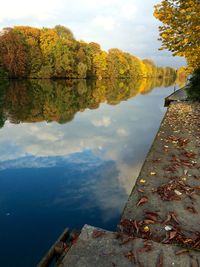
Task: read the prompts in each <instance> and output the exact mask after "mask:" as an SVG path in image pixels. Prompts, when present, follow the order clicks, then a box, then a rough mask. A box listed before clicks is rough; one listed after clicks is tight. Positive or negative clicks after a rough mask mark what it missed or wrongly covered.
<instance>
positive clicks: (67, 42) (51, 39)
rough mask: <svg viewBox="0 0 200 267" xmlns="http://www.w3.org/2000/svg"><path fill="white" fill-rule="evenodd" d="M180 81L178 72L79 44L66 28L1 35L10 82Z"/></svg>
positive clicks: (0, 59)
mask: <svg viewBox="0 0 200 267" xmlns="http://www.w3.org/2000/svg"><path fill="white" fill-rule="evenodd" d="M170 76H174V77H176V70H175V69H173V68H170V67H157V66H156V65H155V64H154V62H153V61H152V60H149V59H144V60H141V59H139V58H138V57H136V56H133V55H131V54H129V53H125V52H123V51H121V50H119V49H117V48H112V49H110V50H108V52H105V51H102V50H101V47H100V45H99V44H97V43H94V42H91V43H86V42H84V41H77V40H76V39H75V38H74V36H73V33H72V32H71V31H70V30H69V29H68V28H66V27H64V26H60V25H58V26H55V27H54V28H52V29H49V28H42V29H38V28H33V27H29V26H16V27H13V28H4V29H3V31H1V32H0V77H4V78H5V77H7V78H68V79H70V78H72V79H73V78H75V79H80V78H82V79H85V78H92V79H103V78H106V79H107V78H109V79H110V78H117V79H119V78H130V77H131V78H138V77H145V78H149V77H170Z"/></svg>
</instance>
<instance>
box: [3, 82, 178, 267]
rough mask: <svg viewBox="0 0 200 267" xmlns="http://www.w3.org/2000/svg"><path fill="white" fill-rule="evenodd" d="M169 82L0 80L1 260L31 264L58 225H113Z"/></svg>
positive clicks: (14, 266)
mask: <svg viewBox="0 0 200 267" xmlns="http://www.w3.org/2000/svg"><path fill="white" fill-rule="evenodd" d="M173 88H174V87H173V85H171V86H170V82H169V81H168V80H166V81H160V80H158V81H155V80H150V81H148V80H143V81H137V82H134V81H125V80H121V81H93V82H86V81H48V80H43V81H42V80H40V81H36V80H33V81H13V82H4V83H1V84H0V90H1V91H0V92H1V93H0V127H1V128H0V261H1V263H0V265H1V266H2V267H32V266H36V264H37V262H38V261H39V260H40V258H41V257H42V256H43V254H44V253H45V252H46V251H47V250H48V248H49V247H50V245H51V244H52V243H53V242H54V241H55V240H56V238H57V237H58V235H59V234H60V233H61V232H62V231H63V229H64V228H65V227H70V228H76V229H80V228H81V227H82V226H83V225H84V224H90V225H93V226H98V227H102V228H105V229H108V230H115V228H116V225H117V222H118V221H119V218H120V214H121V212H122V210H123V208H124V205H125V203H126V201H127V199H128V196H129V194H130V192H131V190H132V187H133V185H134V183H135V180H136V178H137V176H138V173H139V171H140V168H141V165H142V163H143V161H144V159H145V155H146V154H147V152H148V150H149V148H150V146H151V144H152V141H153V139H154V136H155V134H156V132H157V130H158V128H159V124H160V122H161V120H162V118H163V115H164V112H165V108H164V97H166V96H167V95H169V94H170V93H172V92H173Z"/></svg>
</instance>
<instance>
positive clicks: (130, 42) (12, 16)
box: [0, 0, 185, 67]
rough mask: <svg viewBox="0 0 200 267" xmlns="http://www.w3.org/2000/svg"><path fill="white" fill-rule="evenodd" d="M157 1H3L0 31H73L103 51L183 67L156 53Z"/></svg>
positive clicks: (163, 53)
mask: <svg viewBox="0 0 200 267" xmlns="http://www.w3.org/2000/svg"><path fill="white" fill-rule="evenodd" d="M157 3H159V0H149V1H147V0H140V1H138V0H72V1H70V0H34V1H28V0H18V1H16V0H6V1H2V3H1V8H0V29H1V28H4V27H8V26H14V25H29V26H34V27H39V28H41V27H54V26H55V25H58V24H61V25H64V26H66V27H68V28H70V29H71V30H72V32H73V33H74V35H75V38H76V39H77V40H84V41H86V42H97V43H99V44H100V45H101V47H102V49H103V50H108V49H110V48H119V49H121V50H123V51H125V52H129V53H131V54H133V55H135V56H138V57H140V58H150V59H152V60H154V61H155V63H156V64H157V65H159V66H172V67H179V66H182V65H185V61H184V59H183V58H179V57H172V56H171V53H170V52H168V51H166V50H165V51H159V50H158V49H159V47H160V45H161V43H160V41H158V40H157V39H158V38H159V33H158V26H159V21H157V20H156V19H155V18H154V17H153V6H154V5H155V4H157Z"/></svg>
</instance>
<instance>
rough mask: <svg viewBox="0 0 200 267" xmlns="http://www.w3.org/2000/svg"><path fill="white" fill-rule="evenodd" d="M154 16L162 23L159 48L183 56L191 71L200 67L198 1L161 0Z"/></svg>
mask: <svg viewBox="0 0 200 267" xmlns="http://www.w3.org/2000/svg"><path fill="white" fill-rule="evenodd" d="M154 16H155V17H156V18H157V19H159V20H160V21H161V22H162V23H163V25H162V26H160V27H159V31H160V37H161V38H160V40H161V41H162V47H161V49H168V50H169V51H171V52H172V53H173V55H174V56H183V57H185V58H186V60H187V63H188V68H189V70H190V71H191V72H193V71H195V70H196V69H198V68H200V1H199V0H162V1H161V3H160V4H158V5H156V6H155V11H154Z"/></svg>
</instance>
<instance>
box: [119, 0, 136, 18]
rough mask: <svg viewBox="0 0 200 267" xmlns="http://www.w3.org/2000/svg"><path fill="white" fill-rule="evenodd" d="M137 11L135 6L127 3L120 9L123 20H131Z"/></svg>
mask: <svg viewBox="0 0 200 267" xmlns="http://www.w3.org/2000/svg"><path fill="white" fill-rule="evenodd" d="M137 11H138V8H137V6H136V5H135V4H134V3H133V2H128V3H126V4H125V5H124V6H123V7H122V13H121V14H122V17H123V18H125V19H132V18H134V17H135V15H136V12H137Z"/></svg>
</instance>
